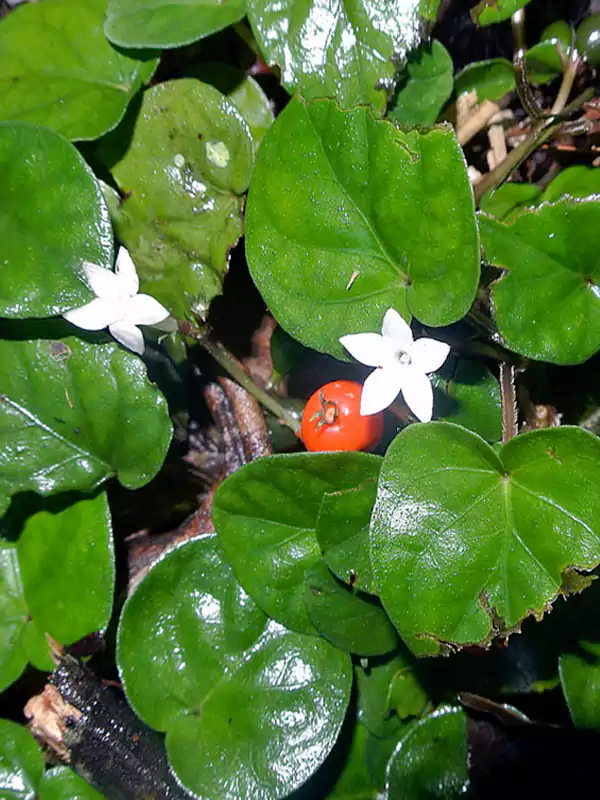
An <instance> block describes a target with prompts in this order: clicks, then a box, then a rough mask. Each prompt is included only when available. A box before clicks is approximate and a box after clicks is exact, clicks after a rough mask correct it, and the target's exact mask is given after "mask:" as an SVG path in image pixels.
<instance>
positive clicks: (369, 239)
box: [246, 99, 479, 358]
mask: <svg viewBox="0 0 600 800" xmlns="http://www.w3.org/2000/svg"><path fill="white" fill-rule="evenodd" d="M424 241H426V242H427V246H426V247H424V246H423V242H424ZM246 245H247V256H248V262H249V265H250V271H251V274H252V277H253V279H254V282H255V283H256V285H257V287H258V289H259V291H260V292H261V294H262V295H263V297H264V298H265V300H266V302H267V304H268V305H269V307H270V309H271V311H272V312H273V314H274V315H275V317H276V318H277V320H278V322H279V323H280V324H281V325H282V327H283V328H284V329H285V330H286V331H287V332H288V333H289V334H291V335H292V336H294V337H295V338H296V339H299V340H300V341H301V342H302V343H303V344H306V345H308V346H309V347H312V348H314V349H316V350H320V351H326V352H329V353H331V354H332V355H335V356H336V357H338V358H347V353H345V351H344V350H343V348H342V347H341V345H340V344H339V343H338V338H339V337H340V336H342V335H344V334H348V333H359V332H363V331H379V330H380V329H381V320H382V318H383V315H384V313H385V311H386V310H387V309H388V308H390V307H392V306H393V307H395V308H396V310H398V311H399V312H400V313H402V315H403V316H404V317H405V318H407V319H408V318H409V317H410V314H411V313H412V314H414V315H415V316H416V317H417V318H418V319H420V320H421V321H423V322H425V323H426V324H430V325H445V324H449V323H450V322H452V321H455V320H456V319H459V318H460V317H462V316H463V315H464V314H465V313H466V311H467V309H468V308H469V306H470V304H471V302H472V299H473V297H474V292H475V289H476V284H477V280H478V275H479V249H478V234H477V228H476V225H475V218H474V214H473V196H472V191H471V186H470V184H469V181H468V178H467V174H466V169H465V163H464V158H463V155H462V151H461V149H460V147H459V146H458V143H457V140H456V137H455V134H454V132H453V131H452V130H451V129H450V128H449V127H445V126H441V127H439V128H435V129H433V130H431V131H429V132H425V133H420V132H418V131H411V132H408V133H406V132H402V131H400V130H398V128H397V127H396V126H395V125H394V124H393V123H392V122H389V121H387V120H377V119H375V118H374V117H373V116H372V115H371V114H370V113H369V111H368V110H367V109H365V108H359V109H354V110H352V111H341V110H340V109H339V108H338V107H337V106H336V105H335V103H333V102H332V101H328V100H322V101H314V102H312V103H305V102H303V101H302V100H300V99H294V100H292V101H291V102H290V103H289V104H288V106H287V107H286V109H285V111H284V112H283V113H282V114H281V115H280V116H279V117H278V119H277V120H276V122H275V124H274V125H273V127H272V128H271V130H270V131H269V132H268V133H267V135H266V136H265V139H264V141H263V143H262V145H261V147H260V150H259V153H258V158H257V164H256V168H255V171H254V177H253V182H252V187H251V190H250V195H249V198H248V210H247V242H246ZM355 272H358V274H357V275H355V278H354V280H353V281H352V282H351V281H350V279H351V277H352V276H353V275H354V273H355ZM442 284H443V286H444V291H443V292H440V285H442Z"/></svg>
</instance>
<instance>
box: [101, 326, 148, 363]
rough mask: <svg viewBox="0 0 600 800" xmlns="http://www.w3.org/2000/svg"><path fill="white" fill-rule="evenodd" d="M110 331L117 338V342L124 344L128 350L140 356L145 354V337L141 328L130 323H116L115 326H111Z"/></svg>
mask: <svg viewBox="0 0 600 800" xmlns="http://www.w3.org/2000/svg"><path fill="white" fill-rule="evenodd" d="M108 330H109V331H110V332H111V334H112V335H113V336H114V337H115V339H116V340H117V342H119V343H120V344H122V345H123V346H124V347H126V348H127V349H128V350H133V352H134V353H138V355H140V356H141V355H143V353H144V337H143V336H142V332H141V330H140V329H139V328H136V327H135V325H132V324H131V323H130V322H115V323H114V325H109V326H108Z"/></svg>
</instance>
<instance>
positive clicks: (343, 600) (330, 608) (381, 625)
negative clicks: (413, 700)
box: [306, 561, 398, 656]
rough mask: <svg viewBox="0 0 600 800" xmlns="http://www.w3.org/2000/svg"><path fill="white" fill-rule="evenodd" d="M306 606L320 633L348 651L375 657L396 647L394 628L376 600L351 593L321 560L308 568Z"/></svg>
mask: <svg viewBox="0 0 600 800" xmlns="http://www.w3.org/2000/svg"><path fill="white" fill-rule="evenodd" d="M306 607H307V609H308V614H309V616H310V618H311V620H312V622H313V624H314V626H315V628H316V629H317V630H318V631H319V633H320V634H321V636H324V637H325V638H326V639H327V640H328V641H330V642H331V643H332V644H334V645H335V646H336V647H339V649H340V650H344V651H345V652H347V653H354V654H356V655H359V656H378V655H383V654H384V653H389V652H391V651H392V650H394V649H395V648H396V647H397V646H398V635H397V633H396V630H395V628H394V627H393V625H392V624H391V622H390V621H389V619H388V618H387V615H386V613H385V611H384V610H383V609H382V608H381V605H380V604H379V602H378V601H377V600H376V599H375V598H372V597H369V596H368V595H364V594H362V593H354V592H353V591H352V590H351V589H350V588H349V587H348V586H346V585H344V584H343V583H341V581H338V580H337V579H336V578H335V577H334V576H333V575H332V573H331V572H330V571H329V569H328V567H327V565H326V564H325V562H324V561H318V562H317V563H316V564H315V565H314V566H313V567H311V569H310V570H308V574H307V577H306Z"/></svg>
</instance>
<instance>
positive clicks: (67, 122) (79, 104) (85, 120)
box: [0, 0, 158, 216]
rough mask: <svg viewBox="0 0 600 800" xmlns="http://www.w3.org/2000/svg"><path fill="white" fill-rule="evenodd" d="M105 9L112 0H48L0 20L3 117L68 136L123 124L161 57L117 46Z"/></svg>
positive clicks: (93, 135)
mask: <svg viewBox="0 0 600 800" xmlns="http://www.w3.org/2000/svg"><path fill="white" fill-rule="evenodd" d="M105 11H106V0H86V1H85V2H84V3H73V2H72V0H45V2H43V3H31V4H27V5H26V6H24V7H23V8H20V9H19V13H18V14H11V15H10V16H9V17H8V18H7V19H4V20H2V25H1V26H0V119H2V120H13V119H14V120H22V121H24V122H34V123H38V124H40V125H47V126H48V127H49V128H53V129H54V130H55V131H58V132H59V133H62V134H63V136H66V137H67V139H97V138H98V137H99V136H102V134H103V133H106V131H109V130H111V129H112V128H114V127H115V125H117V123H118V122H119V120H120V119H121V118H122V116H123V114H124V113H125V109H126V108H127V106H128V104H129V101H130V100H131V98H132V97H133V96H134V94H135V93H136V92H137V91H138V89H140V87H141V86H143V84H144V83H146V81H148V80H150V78H151V77H152V74H153V73H154V70H155V69H156V67H157V65H158V58H156V57H155V56H154V54H149V53H143V52H140V53H136V54H132V53H124V52H123V51H121V50H117V49H115V48H114V47H112V46H111V45H110V43H109V42H107V41H106V39H105V37H104V33H103V31H102V26H103V24H104V14H105ZM46 165H49V160H48V161H45V162H44V166H46ZM42 174H43V172H42ZM38 175H39V172H38ZM63 199H64V201H65V204H71V203H74V200H73V198H72V197H67V196H65V197H64V198H63ZM57 216H58V215H57Z"/></svg>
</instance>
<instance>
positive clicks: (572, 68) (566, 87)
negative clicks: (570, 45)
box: [551, 50, 579, 114]
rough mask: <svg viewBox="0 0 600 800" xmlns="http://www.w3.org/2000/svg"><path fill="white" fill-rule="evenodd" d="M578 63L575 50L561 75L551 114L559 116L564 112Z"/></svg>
mask: <svg viewBox="0 0 600 800" xmlns="http://www.w3.org/2000/svg"><path fill="white" fill-rule="evenodd" d="M578 63H579V57H578V55H577V51H576V50H575V51H573V54H572V55H571V57H570V58H569V62H568V64H567V68H566V69H565V71H564V73H563V79H562V83H561V84H560V89H559V90H558V94H557V95H556V100H555V101H554V105H553V106H552V112H551V113H552V114H560V113H561V112H562V111H564V109H565V106H566V105H567V100H568V99H569V95H570V94H571V90H572V89H573V83H574V82H575V76H576V74H577V65H578Z"/></svg>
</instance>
